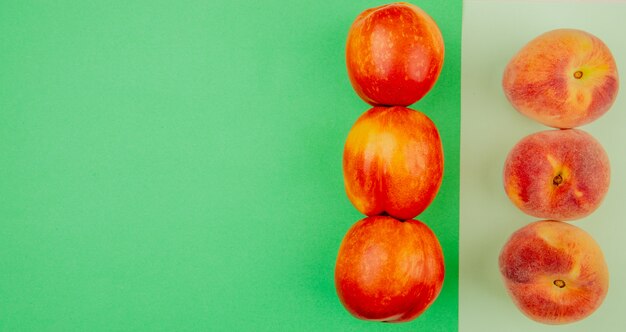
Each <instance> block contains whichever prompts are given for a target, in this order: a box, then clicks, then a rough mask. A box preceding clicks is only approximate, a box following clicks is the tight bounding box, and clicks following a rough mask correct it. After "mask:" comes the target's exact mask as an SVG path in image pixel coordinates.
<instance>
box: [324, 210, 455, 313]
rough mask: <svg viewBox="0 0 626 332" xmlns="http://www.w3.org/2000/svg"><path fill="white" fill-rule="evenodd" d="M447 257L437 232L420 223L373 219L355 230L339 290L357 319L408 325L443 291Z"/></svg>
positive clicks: (338, 269) (341, 261)
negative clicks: (444, 256) (436, 234)
mask: <svg viewBox="0 0 626 332" xmlns="http://www.w3.org/2000/svg"><path fill="white" fill-rule="evenodd" d="M443 279H444V258H443V252H442V249H441V245H440V244H439V241H438V240H437V237H436V236H435V234H434V233H433V232H432V231H431V230H430V228H428V226H426V225H425V224H424V223H422V222H420V221H418V220H407V221H404V222H402V221H399V220H396V219H394V218H391V217H387V216H374V217H367V218H365V219H362V220H360V221H358V222H357V223H356V224H354V225H353V226H352V228H350V230H349V231H348V233H347V234H346V236H345V237H344V239H343V242H342V243H341V247H340V248H339V254H338V256H337V263H336V266H335V287H336V290H337V294H338V296H339V299H340V301H341V303H342V304H343V306H344V307H345V308H346V309H347V310H348V311H349V312H350V313H351V314H352V315H353V316H355V317H357V318H360V319H365V320H373V321H385V322H407V321H410V320H413V319H415V318H416V317H417V316H419V315H420V314H421V313H423V312H424V311H425V310H426V309H427V308H428V307H429V306H430V305H431V304H432V303H433V302H434V301H435V299H436V298H437V296H438V295H439V293H440V292H441V288H442V286H443Z"/></svg>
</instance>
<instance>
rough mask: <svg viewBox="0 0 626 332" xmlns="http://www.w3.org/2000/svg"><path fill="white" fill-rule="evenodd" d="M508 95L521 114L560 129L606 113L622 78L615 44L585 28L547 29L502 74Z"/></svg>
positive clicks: (505, 91)
mask: <svg viewBox="0 0 626 332" xmlns="http://www.w3.org/2000/svg"><path fill="white" fill-rule="evenodd" d="M502 87H503V89H504V93H505V95H506V97H507V99H508V100H509V101H510V102H511V104H512V105H513V107H515V109H517V110H518V111H519V112H520V113H522V114H524V115H526V116H528V117H530V118H531V119H533V120H536V121H538V122H540V123H543V124H545V125H547V126H551V127H555V128H573V127H579V126H581V125H584V124H587V123H589V122H592V121H594V120H596V119H597V118H599V117H600V116H602V115H603V114H604V113H606V112H607V111H608V110H609V108H610V107H611V105H612V104H613V102H614V101H615V97H616V95H617V91H618V88H619V79H618V74H617V67H616V65H615V60H614V59H613V55H612V54H611V51H610V50H609V48H608V47H607V46H606V45H605V44H604V42H602V40H600V39H599V38H597V37H596V36H594V35H592V34H590V33H588V32H585V31H581V30H574V29H558V30H553V31H549V32H546V33H544V34H542V35H540V36H539V37H537V38H535V39H533V40H532V41H530V42H529V43H528V44H526V45H525V46H524V47H523V48H522V49H521V50H520V51H519V52H518V53H517V54H516V55H515V56H514V57H513V58H512V59H511V61H510V62H509V63H508V65H507V66H506V69H505V71H504V76H503V79H502Z"/></svg>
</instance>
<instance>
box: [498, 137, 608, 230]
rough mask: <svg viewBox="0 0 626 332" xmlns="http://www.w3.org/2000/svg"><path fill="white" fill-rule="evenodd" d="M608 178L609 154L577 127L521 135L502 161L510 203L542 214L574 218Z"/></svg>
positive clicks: (596, 199) (597, 199) (587, 209)
mask: <svg viewBox="0 0 626 332" xmlns="http://www.w3.org/2000/svg"><path fill="white" fill-rule="evenodd" d="M609 182H610V166H609V159H608V156H607V154H606V152H605V151H604V149H603V148H602V146H601V145H600V143H598V141H597V140H596V139H595V138H593V136H591V135H589V134H588V133H586V132H584V131H582V130H580V129H566V130H546V131H541V132H538V133H534V134H531V135H528V136H526V137H524V138H523V139H521V140H520V141H519V142H518V143H517V144H516V145H515V146H514V147H513V149H511V151H510V152H509V155H508V156H507V158H506V161H505V164H504V189H505V191H506V194H507V195H508V197H509V198H510V199H511V201H512V202H513V204H515V206H517V207H518V208H520V209H521V210H522V211H523V212H525V213H526V214H528V215H531V216H534V217H537V218H542V219H556V220H562V221H564V220H575V219H580V218H583V217H585V216H587V215H589V214H590V213H592V212H593V211H595V210H596V209H597V208H598V207H599V206H600V204H601V203H602V200H603V199H604V196H605V195H606V193H607V191H608V188H609Z"/></svg>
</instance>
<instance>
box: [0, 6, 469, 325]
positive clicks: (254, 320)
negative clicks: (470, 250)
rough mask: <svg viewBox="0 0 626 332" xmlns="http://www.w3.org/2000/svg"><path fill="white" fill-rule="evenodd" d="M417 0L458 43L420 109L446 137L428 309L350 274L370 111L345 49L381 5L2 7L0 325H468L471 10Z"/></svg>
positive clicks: (450, 45)
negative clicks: (400, 303) (381, 307)
mask: <svg viewBox="0 0 626 332" xmlns="http://www.w3.org/2000/svg"><path fill="white" fill-rule="evenodd" d="M414 3H416V4H418V5H420V6H421V7H422V8H424V9H425V10H427V11H428V12H429V13H430V14H431V15H432V16H433V18H434V19H435V20H436V21H437V22H438V24H439V26H440V28H441V30H442V33H443V36H444V38H445V42H446V58H445V65H444V68H443V72H442V75H441V77H440V79H439V81H438V83H437V85H436V86H435V88H434V90H432V91H431V93H430V94H429V95H428V96H427V97H426V98H425V99H424V100H422V101H420V102H418V103H417V104H416V105H415V107H416V108H418V109H420V110H422V111H423V112H425V113H426V114H427V115H429V116H430V117H431V118H432V119H433V120H434V122H435V123H436V124H437V126H438V127H439V129H440V131H441V134H442V139H443V143H444V149H445V158H446V169H445V175H444V182H443V186H442V188H441V191H440V193H439V196H438V197H437V198H436V200H435V202H434V203H433V205H432V206H431V207H430V208H429V209H428V210H427V211H426V212H425V213H424V214H423V215H422V216H420V219H421V220H423V221H425V222H426V223H427V224H428V225H430V226H431V227H432V228H433V229H434V231H435V233H436V234H437V235H438V236H439V239H440V241H441V242H442V244H443V247H444V254H445V256H446V267H447V276H446V280H445V284H444V288H443V291H442V293H441V295H440V297H439V298H438V299H437V301H436V302H435V304H434V305H433V306H432V307H431V309H430V310H428V311H427V312H426V313H425V314H424V315H423V316H421V317H420V318H418V319H417V320H415V321H413V322H411V323H407V324H381V323H371V322H364V321H360V320H357V319H355V318H353V317H352V316H350V315H349V314H348V313H347V312H346V311H345V310H344V309H343V307H342V306H341V304H340V303H339V300H338V299H337V296H336V294H335V289H334V282H333V273H334V263H335V258H336V253H337V249H338V248H339V244H340V242H341V239H342V237H343V235H344V234H345V232H346V231H347V230H348V228H349V227H350V226H351V225H352V224H353V223H354V222H356V221H357V220H359V219H360V218H361V217H362V216H360V215H359V214H358V212H357V211H356V210H355V209H354V208H353V207H352V206H351V204H350V202H349V201H348V199H347V197H346V195H345V193H344V188H343V179H342V171H341V156H342V152H343V144H344V140H345V138H346V136H347V134H348V131H349V129H350V127H351V125H352V123H353V122H354V121H355V120H356V118H357V117H358V116H359V115H360V114H361V113H362V112H363V111H365V110H366V109H367V108H368V107H367V105H366V104H365V103H363V102H362V101H361V100H360V99H359V98H358V97H357V96H356V94H355V93H354V92H353V90H352V88H351V86H350V84H349V81H348V78H347V74H346V70H345V63H344V43H345V38H346V35H347V32H348V28H349V26H350V24H351V23H352V21H353V19H354V18H355V17H356V16H357V15H358V14H359V13H360V12H361V11H362V10H364V9H366V8H368V7H372V6H375V5H380V4H382V3H380V2H374V1H362V2H359V3H348V2H345V3H344V2H342V3H336V2H334V1H310V2H293V1H291V2H290V1H282V2H281V1H267V2H252V1H248V2H241V1H237V2H222V3H216V2H215V1H187V2H184V3H178V2H169V1H167V2H166V1H133V2H126V1H80V2H79V1H2V2H0V152H1V153H0V330H2V331H158V330H162V331H191V330H214V331H242V330H243V331H263V330H272V331H274V330H285V331H308V330H310V331H331V330H332V331H346V330H382V329H385V330H388V329H394V330H401V329H406V330H423V331H452V330H455V329H456V328H457V322H458V321H457V310H458V299H457V294H458V284H457V277H458V212H459V211H458V199H459V196H458V195H459V194H458V185H459V176H458V172H459V125H460V96H459V93H460V38H461V1H460V0H455V1H448V2H444V3H442V2H439V1H416V2H414Z"/></svg>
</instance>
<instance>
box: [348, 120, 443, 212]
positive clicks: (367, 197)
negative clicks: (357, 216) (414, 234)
mask: <svg viewBox="0 0 626 332" xmlns="http://www.w3.org/2000/svg"><path fill="white" fill-rule="evenodd" d="M443 158H444V156H443V146H442V144H441V138H440V136H439V132H438V130H437V127H436V126H435V124H434V123H433V122H432V121H431V120H430V119H429V118H428V117H427V116H426V115H424V114H423V113H421V112H419V111H415V110H411V109H408V108H405V107H374V108H371V109H370V110H368V111H367V112H365V113H363V114H362V115H361V117H359V119H358V120H357V121H356V123H355V124H354V126H353V127H352V129H351V130H350V132H349V134H348V138H347V140H346V144H345V147H344V154H343V175H344V184H345V189H346V193H347V195H348V198H349V199H350V201H351V202H352V204H353V205H354V206H355V207H356V208H357V210H359V211H360V212H361V213H363V214H365V215H367V216H374V215H381V214H387V215H390V216H392V217H394V218H397V219H400V220H406V219H412V218H415V217H416V216H417V215H419V214H420V213H421V212H422V211H424V210H425V209H426V208H427V207H428V206H429V205H430V203H431V202H432V201H433V200H434V198H435V196H436V195H437V192H438V191H439V188H440V186H441V182H442V179H443V166H444V165H443V164H444V159H443Z"/></svg>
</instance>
